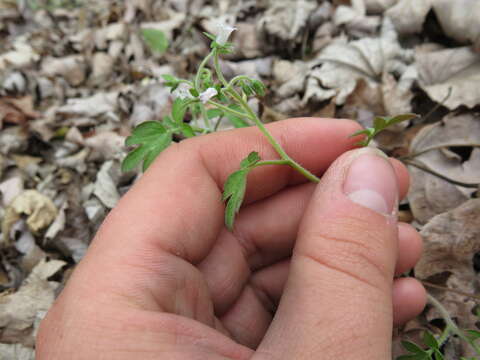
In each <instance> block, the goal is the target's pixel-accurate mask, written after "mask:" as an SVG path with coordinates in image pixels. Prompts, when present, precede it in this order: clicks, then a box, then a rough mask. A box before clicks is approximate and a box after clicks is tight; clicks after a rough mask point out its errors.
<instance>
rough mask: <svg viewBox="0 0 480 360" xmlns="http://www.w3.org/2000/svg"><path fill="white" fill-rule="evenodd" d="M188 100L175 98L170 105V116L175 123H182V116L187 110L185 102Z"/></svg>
mask: <svg viewBox="0 0 480 360" xmlns="http://www.w3.org/2000/svg"><path fill="white" fill-rule="evenodd" d="M187 101H188V100H184V99H180V98H177V99H175V101H174V102H173V105H172V118H173V121H175V122H176V123H177V124H181V123H183V117H184V116H185V111H186V110H187V108H186V106H185V103H186V102H187Z"/></svg>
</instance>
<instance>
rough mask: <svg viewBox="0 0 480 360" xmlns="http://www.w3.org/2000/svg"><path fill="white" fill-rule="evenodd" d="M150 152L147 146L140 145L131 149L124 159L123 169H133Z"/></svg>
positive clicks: (125, 170)
mask: <svg viewBox="0 0 480 360" xmlns="http://www.w3.org/2000/svg"><path fill="white" fill-rule="evenodd" d="M147 152H148V148H147V147H146V146H139V147H138V148H136V149H135V150H133V151H131V152H130V153H129V154H128V155H127V157H126V158H125V159H123V161H122V171H124V172H127V171H132V170H133V169H135V168H136V167H137V165H138V164H140V162H141V161H142V160H143V158H144V157H145V155H146V154H147Z"/></svg>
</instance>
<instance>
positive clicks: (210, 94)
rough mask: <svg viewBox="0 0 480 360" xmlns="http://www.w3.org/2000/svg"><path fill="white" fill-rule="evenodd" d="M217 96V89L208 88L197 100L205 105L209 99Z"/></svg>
mask: <svg viewBox="0 0 480 360" xmlns="http://www.w3.org/2000/svg"><path fill="white" fill-rule="evenodd" d="M217 95H218V91H217V89H214V88H208V89H207V90H205V91H204V92H202V93H201V94H200V96H199V97H198V98H199V99H200V101H201V102H202V103H204V104H206V103H207V101H208V100H210V99H211V98H213V97H214V96H217Z"/></svg>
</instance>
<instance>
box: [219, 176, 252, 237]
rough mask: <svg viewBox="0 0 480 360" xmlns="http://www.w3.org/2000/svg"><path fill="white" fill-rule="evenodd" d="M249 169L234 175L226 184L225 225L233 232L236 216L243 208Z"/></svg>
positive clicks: (224, 199)
mask: <svg viewBox="0 0 480 360" xmlns="http://www.w3.org/2000/svg"><path fill="white" fill-rule="evenodd" d="M248 172H249V169H242V170H238V171H235V172H234V173H232V174H231V175H230V176H229V177H228V179H227V181H226V182H225V186H224V192H223V201H227V206H226V208H225V225H226V226H227V228H228V229H229V230H230V231H231V230H233V223H234V221H235V215H236V214H237V213H238V211H239V210H240V207H241V206H242V202H243V198H244V197H245V190H246V188H247V175H248Z"/></svg>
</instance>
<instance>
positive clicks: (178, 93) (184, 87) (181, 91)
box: [172, 83, 193, 100]
mask: <svg viewBox="0 0 480 360" xmlns="http://www.w3.org/2000/svg"><path fill="white" fill-rule="evenodd" d="M190 89H191V86H190V85H188V84H185V83H181V84H180V85H178V87H177V88H176V89H175V91H174V92H173V93H172V95H173V98H174V99H182V100H184V99H193V95H192V94H191V93H190Z"/></svg>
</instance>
